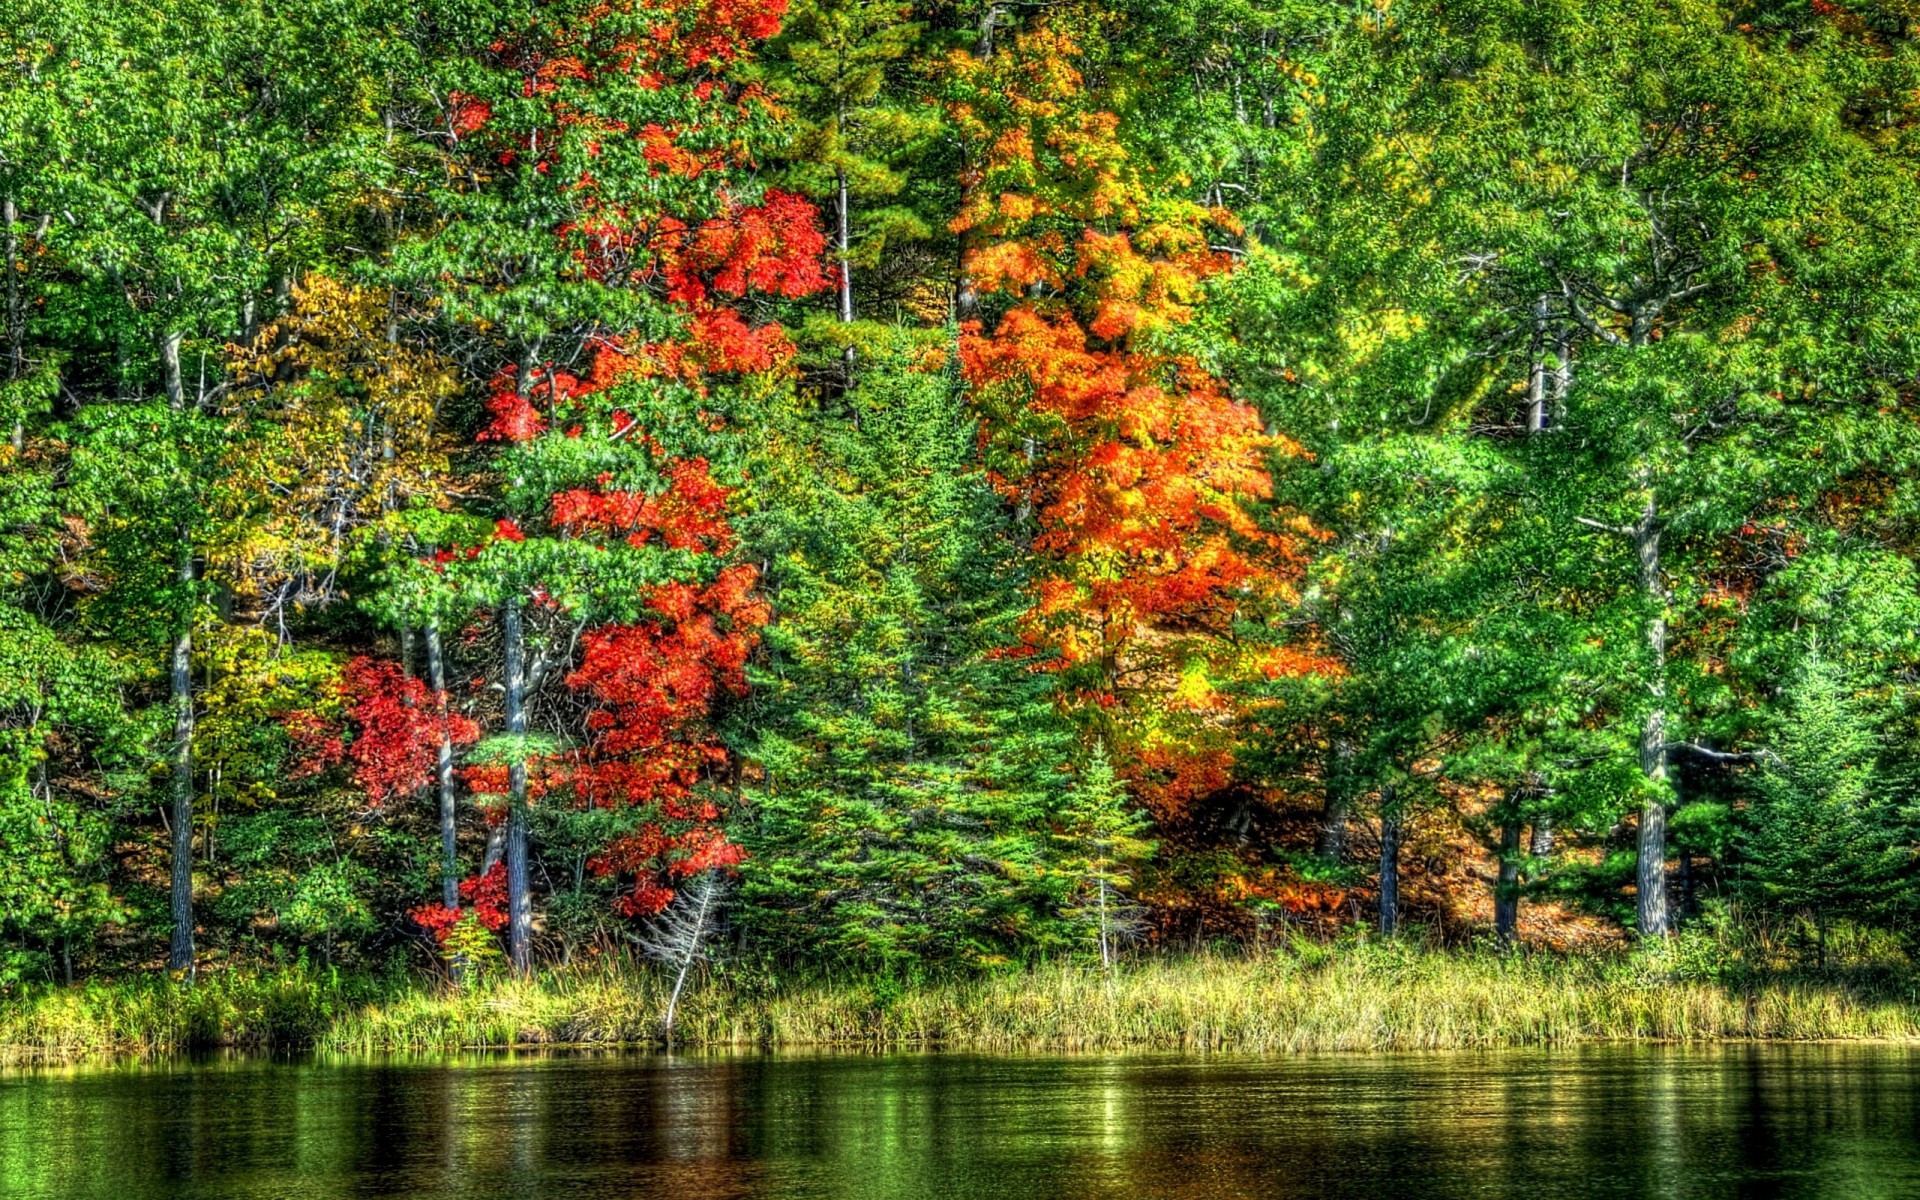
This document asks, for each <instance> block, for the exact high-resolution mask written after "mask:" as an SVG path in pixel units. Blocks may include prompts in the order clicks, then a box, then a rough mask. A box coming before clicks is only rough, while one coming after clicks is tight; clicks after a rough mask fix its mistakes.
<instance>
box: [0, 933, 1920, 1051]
mask: <svg viewBox="0 0 1920 1200" xmlns="http://www.w3.org/2000/svg"><path fill="white" fill-rule="evenodd" d="M663 1006H664V992H663V990H662V988H661V986H660V983H659V981H658V979H657V978H656V977H655V976H654V975H653V974H652V973H651V972H648V971H645V970H637V969H634V968H630V967H599V968H588V969H576V970H572V971H566V972H554V973H550V974H545V975H541V976H539V977H537V978H535V979H531V980H501V981H498V982H494V983H491V984H483V985H477V986H473V987H469V988H451V987H447V986H444V985H431V984H426V985H388V986H386V987H382V988H375V987H372V986H370V985H366V984H361V985H359V994H355V991H354V988H353V987H352V986H349V985H343V984H341V983H340V982H339V981H338V980H331V981H330V980H328V979H326V978H324V977H318V976H315V975H313V974H310V973H304V972H280V973H277V974H273V975H252V976H243V975H238V974H235V975H229V976H222V977H220V978H219V979H216V980H207V981H203V982H202V983H201V984H200V985H199V986H197V987H195V988H192V989H183V988H179V987H178V986H176V985H172V984H169V983H166V982H164V981H146V982H143V983H141V984H137V985H123V986H119V987H93V988H79V989H65V990H60V991H53V992H48V993H44V994H41V995H38V996H35V997H32V998H29V999H26V1000H23V1001H19V1002H16V1003H13V1004H10V1005H8V1006H6V1007H5V1008H0V1060H6V1059H11V1060H13V1061H58V1060H69V1059H73V1058H76V1057H81V1056H85V1055H90V1054H118V1055H143V1054H145V1055H150V1054H159V1053H167V1052H172V1051H178V1050H182V1049H187V1048H191V1047H194V1046H204V1045H237V1046H255V1047H264V1046H272V1045H290V1044H303V1045H314V1046H317V1047H318V1048H320V1049H323V1050H328V1051H335V1052H345V1053H382V1052H391V1051H411V1052H444V1051H450V1050H456V1049H467V1048H476V1047H506V1046H516V1045H559V1044H570V1045H593V1044H631V1043H649V1042H655V1041H657V1040H658V1039H659V1031H660V1025H659V1022H660V1013H661V1011H662V1008H663ZM1727 1039H1768V1040H1851V1039H1876V1040H1920V995H1916V993H1915V988H1914V985H1913V984H1912V983H1911V982H1908V983H1899V982H1888V981H1886V980H1881V981H1880V982H1879V983H1877V984H1875V985H1874V986H1872V987H1867V986H1864V985H1861V984H1857V983H1854V984H1850V983H1849V982H1847V980H1846V979H1844V978H1841V977H1837V976H1836V977H1829V978H1824V979H1816V978H1811V977H1806V978H1795V977H1778V978H1773V979H1771V980H1769V981H1767V982H1764V983H1758V984H1753V985H1749V986H1734V985H1730V984H1727V983H1722V982H1714V981H1707V980H1687V979H1681V978H1677V977H1676V974H1675V971H1674V969H1673V964H1672V962H1671V961H1670V960H1669V959H1666V958H1663V957H1661V956H1659V955H1657V954H1655V955H1648V954H1642V955H1637V956H1634V955H1614V956H1604V957H1600V956H1595V957H1584V958H1560V957H1548V956H1523V955H1500V954H1494V953H1479V952H1464V953H1448V952H1439V951H1422V950H1419V949H1415V948H1412V947H1404V946H1396V945H1388V946H1379V945H1374V946H1353V947H1346V948H1342V949H1339V950H1322V949H1317V948H1312V947H1302V948H1300V949H1298V950H1296V951H1294V952H1288V953H1280V954H1271V955H1265V956H1261V957H1257V958H1229V957H1199V958H1188V959H1150V960H1146V961H1143V962H1140V963H1137V964H1133V965H1130V966H1128V967H1127V968H1125V969H1124V970H1122V971H1120V972H1119V973H1118V974H1116V975H1115V976H1114V977H1112V978H1106V977H1104V976H1102V975H1101V974H1099V973H1098V972H1096V971H1090V970H1087V969H1085V968H1082V967H1077V966H1052V967H1040V968H1035V969H1033V970H1031V971H1026V972H1019V973H1008V974H1001V975H991V976H985V977H980V978H971V979H954V980H949V981H939V982H931V983H926V984H922V985H918V986H909V985H901V984H897V983H894V982H891V981H887V980H879V981H875V980H863V979H853V980H844V981H840V980H833V979H821V980H815V981H808V982H795V983H788V984H785V985H781V986H768V985H764V984H762V985H759V986H750V985H748V984H746V983H743V982H739V981H730V980H729V979H728V978H725V977H722V978H718V979H715V980H712V981H710V982H709V983H707V984H706V985H705V986H703V987H702V988H701V989H700V990H698V991H697V992H695V993H694V994H693V996H692V997H691V999H689V1000H686V1001H683V1004H682V1016H681V1022H680V1027H679V1029H678V1031H677V1037H676V1040H677V1041H679V1042H681V1043H682V1044H684V1045H700V1046H713V1047H760V1046H803V1045H812V1046H819V1045H839V1046H861V1047H886V1046H909V1045H925V1046H945V1047H950V1048H955V1049H970V1050H1014V1049H1036V1048H1049V1049H1062V1050H1069V1049H1071V1050H1112V1049H1120V1048H1125V1047H1159V1048H1166V1049H1195V1050H1198V1049H1238V1050H1247V1051H1256V1052H1279V1053H1287V1052H1297V1051H1371V1050H1410V1049H1440V1048H1462V1047H1488V1046H1523V1045H1544V1044H1565V1043H1572V1042H1583V1041H1654V1040H1657V1041H1712V1040H1727Z"/></svg>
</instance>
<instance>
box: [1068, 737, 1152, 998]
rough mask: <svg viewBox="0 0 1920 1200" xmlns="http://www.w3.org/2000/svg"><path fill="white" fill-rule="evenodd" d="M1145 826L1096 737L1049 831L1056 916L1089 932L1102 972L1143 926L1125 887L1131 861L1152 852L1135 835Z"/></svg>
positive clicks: (1128, 885) (1129, 881) (1128, 887)
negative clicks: (1058, 884) (1053, 845)
mask: <svg viewBox="0 0 1920 1200" xmlns="http://www.w3.org/2000/svg"><path fill="white" fill-rule="evenodd" d="M1146 828H1147V821H1146V819H1145V817H1143V816H1142V815H1141V814H1140V813H1139V812H1138V811H1136V810H1134V809H1132V808H1130V807H1129V805H1128V803H1127V793H1126V789H1125V788H1124V787H1122V786H1121V785H1120V782H1119V781H1118V780H1117V779H1115V778H1114V774H1113V764H1112V762H1110V761H1109V760H1108V758H1107V748H1106V747H1105V746H1103V745H1101V744H1099V743H1097V742H1096V743H1095V744H1094V747H1093V752H1092V753H1091V754H1090V755H1088V757H1087V762H1086V766H1085V768H1084V769H1083V770H1082V772H1081V775H1080V778H1079V779H1077V780H1076V781H1075V782H1074V787H1073V791H1072V792H1071V793H1070V794H1069V796H1068V797H1067V801H1066V803H1065V804H1064V805H1062V806H1061V812H1060V822H1059V828H1058V830H1057V831H1056V832H1055V834H1054V838H1055V840H1056V842H1057V843H1058V844H1059V847H1060V855H1061V856H1060V858H1059V860H1058V862H1057V864H1056V865H1055V868H1054V869H1055V871H1056V872H1057V873H1058V874H1059V876H1060V878H1061V880H1062V882H1063V883H1065V885H1066V887H1067V893H1066V907H1065V908H1064V909H1063V910H1062V915H1063V916H1064V917H1065V918H1066V919H1067V920H1068V921H1069V922H1071V923H1073V924H1075V925H1078V926H1080V927H1081V928H1082V929H1083V930H1086V931H1089V932H1090V933H1091V934H1092V937H1093V941H1094V943H1095V944H1096V945H1097V946H1098V947H1099V948H1100V969H1101V970H1103V971H1107V972H1111V971H1112V970H1113V965H1114V959H1115V956H1116V955H1117V954H1118V952H1119V948H1120V946H1121V945H1122V944H1123V943H1125V942H1127V941H1129V940H1131V939H1132V938H1133V937H1135V936H1137V935H1138V934H1139V932H1140V930H1141V929H1142V928H1143V925H1144V923H1143V922H1142V921H1141V919H1140V911H1139V907H1138V906H1137V905H1135V904H1134V903H1133V901H1132V896H1131V892H1132V889H1133V884H1134V879H1133V871H1132V865H1133V864H1134V863H1136V862H1139V861H1140V860H1141V859H1143V858H1145V857H1147V855H1149V854H1151V853H1152V852H1153V843H1151V842H1148V841H1145V840H1143V839H1142V838H1141V837H1140V835H1141V833H1142V832H1144V831H1145V830H1146Z"/></svg>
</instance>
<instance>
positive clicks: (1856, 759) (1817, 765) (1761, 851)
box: [1735, 654, 1915, 929]
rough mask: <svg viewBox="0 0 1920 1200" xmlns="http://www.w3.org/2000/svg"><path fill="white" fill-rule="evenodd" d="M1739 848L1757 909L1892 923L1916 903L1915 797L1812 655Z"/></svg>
mask: <svg viewBox="0 0 1920 1200" xmlns="http://www.w3.org/2000/svg"><path fill="white" fill-rule="evenodd" d="M1773 732H1774V736H1773V738H1772V739H1771V740H1772V744H1773V749H1772V752H1771V754H1770V755H1769V758H1768V761H1767V763H1766V765H1765V766H1764V767H1763V768H1762V769H1761V770H1760V771H1759V772H1758V773H1756V775H1755V777H1754V779H1753V797H1752V799H1751V800H1750V801H1749V802H1748V803H1747V805H1746V806H1745V808H1744V809H1743V810H1742V812H1741V813H1740V817H1739V823H1738V829H1737V833H1736V835H1735V838H1736V845H1737V848H1738V850H1739V854H1740V877H1741V880H1742V883H1743V885H1744V887H1745V890H1746V892H1747V894H1748V896H1749V899H1750V902H1751V903H1753V904H1754V905H1756V906H1757V907H1760V908H1762V909H1773V910H1776V911H1782V912H1787V913H1794V914H1799V915H1805V916H1807V917H1810V918H1812V919H1813V920H1814V921H1815V922H1816V923H1817V924H1819V925H1820V926H1821V927H1822V928H1823V929H1824V927H1825V926H1826V925H1828V924H1830V923H1832V922H1833V921H1835V920H1836V919H1841V918H1856V919H1866V920H1870V921H1871V920H1878V921H1881V922H1887V921H1889V920H1898V919H1899V918H1900V917H1901V916H1904V915H1905V913H1906V911H1907V906H1908V905H1909V904H1910V903H1911V897H1912V890H1911V888H1912V870H1913V866H1914V862H1915V829H1914V827H1913V825H1912V813H1911V808H1910V806H1911V804H1912V797H1911V795H1910V794H1908V793H1906V792H1905V791H1904V790H1903V789H1901V788H1900V786H1899V785H1898V782H1897V781H1896V780H1895V779H1893V778H1890V777H1889V774H1888V772H1886V771H1885V770H1884V769H1883V768H1882V766H1881V754H1882V739H1881V738H1880V737H1878V736H1876V734H1875V731H1874V730H1873V728H1872V726H1871V724H1869V722H1868V720H1867V718H1866V715H1865V713H1864V712H1863V711H1862V710H1861V707H1860V701H1859V700H1858V698H1856V697H1855V696H1854V695H1852V694H1851V693H1850V689H1849V688H1848V687H1847V684H1846V681H1845V679H1844V677H1843V676H1842V675H1841V673H1840V672H1839V670H1838V669H1837V668H1836V667H1835V666H1834V665H1833V664H1832V663H1830V662H1829V661H1827V660H1826V659H1825V658H1823V657H1822V656H1820V655H1819V654H1810V655H1808V656H1807V658H1806V660H1805V661H1804V663H1803V664H1802V666H1801V670H1800V673H1799V676H1798V677H1797V678H1796V679H1794V680H1793V681H1792V683H1791V684H1790V685H1789V687H1788V689H1787V694H1786V699H1785V703H1784V704H1783V705H1782V708H1781V712H1780V716H1779V724H1778V726H1777V728H1776V729H1775V730H1774V731H1773Z"/></svg>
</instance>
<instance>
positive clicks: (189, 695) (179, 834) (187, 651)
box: [167, 528, 193, 975]
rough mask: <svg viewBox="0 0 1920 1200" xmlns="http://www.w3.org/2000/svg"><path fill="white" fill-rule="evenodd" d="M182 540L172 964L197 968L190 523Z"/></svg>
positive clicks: (174, 677) (175, 677)
mask: <svg viewBox="0 0 1920 1200" xmlns="http://www.w3.org/2000/svg"><path fill="white" fill-rule="evenodd" d="M175 533H176V536H178V537H179V539H180V546H179V549H178V554H179V556H180V563H179V566H180V571H179V580H180V584H181V587H182V589H183V590H185V591H186V592H187V593H188V595H187V596H186V597H184V598H183V599H182V601H181V603H182V604H183V605H185V606H186V612H185V613H184V614H183V616H182V618H181V625H180V631H179V634H178V636H176V637H175V638H174V642H173V662H172V670H171V671H170V673H169V674H170V679H171V685H172V691H173V818H172V820H173V894H172V916H173V941H172V944H171V946H170V947H169V949H168V952H167V969H168V970H171V971H183V972H186V973H187V974H189V975H190V974H192V973H193V607H192V604H193V600H192V594H191V593H192V589H193V545H192V543H191V542H189V541H188V540H187V531H186V530H185V529H184V528H181V529H177V530H176V531H175Z"/></svg>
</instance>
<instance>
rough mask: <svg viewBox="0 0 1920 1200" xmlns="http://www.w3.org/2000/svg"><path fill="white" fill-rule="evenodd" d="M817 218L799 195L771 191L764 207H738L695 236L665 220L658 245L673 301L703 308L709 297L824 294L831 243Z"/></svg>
mask: <svg viewBox="0 0 1920 1200" xmlns="http://www.w3.org/2000/svg"><path fill="white" fill-rule="evenodd" d="M819 216H820V214H819V210H818V209H816V208H814V206H813V205H812V204H810V203H808V202H807V201H806V200H804V199H802V198H801V197H799V196H795V195H791V194H789V193H786V192H779V191H770V192H768V193H767V197H766V200H765V202H764V203H762V204H759V205H755V206H752V207H742V206H735V207H733V208H732V209H730V210H729V211H728V212H727V213H726V214H725V215H724V216H720V217H715V218H714V219H712V220H710V221H706V222H704V223H702V224H701V226H700V227H699V229H697V230H694V231H692V232H691V233H689V232H688V231H687V229H686V227H685V226H684V225H678V223H667V222H663V223H662V225H661V230H660V233H659V235H658V236H657V237H656V239H655V245H656V250H657V251H658V253H659V254H660V260H661V269H662V271H663V273H664V275H665V278H666V281H667V286H668V291H667V295H668V297H669V298H670V299H673V300H678V301H680V302H682V303H684V304H689V305H698V304H700V303H702V302H704V301H705V300H706V299H707V298H708V295H709V292H710V291H711V292H717V293H719V294H720V295H723V296H735V297H739V296H745V295H746V294H747V292H748V291H749V290H752V291H757V292H765V293H768V294H770V295H776V296H785V297H788V298H794V297H799V296H808V295H812V294H813V293H814V292H817V291H820V290H821V289H823V288H825V287H826V286H827V276H826V271H825V269H824V264H825V258H824V256H825V254H826V250H827V239H826V235H825V234H824V233H822V232H821V230H820V222H819Z"/></svg>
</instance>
